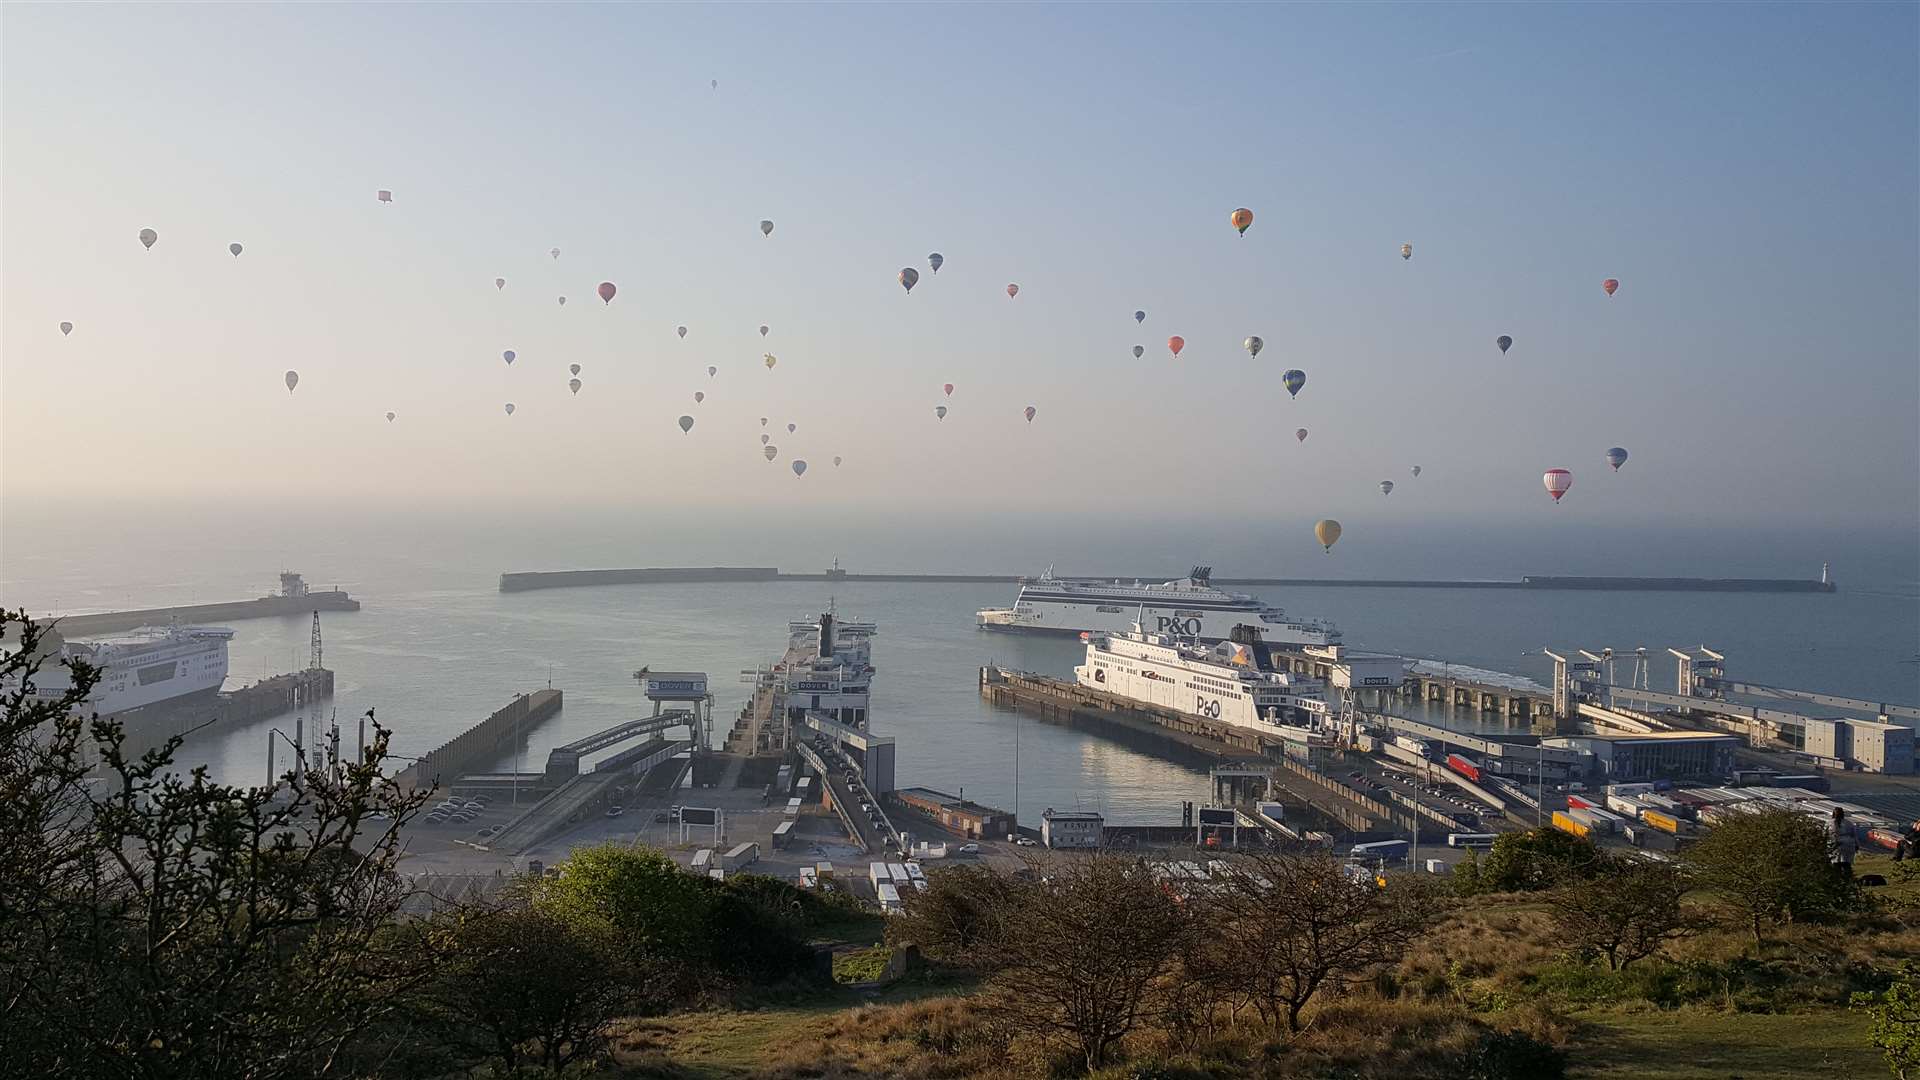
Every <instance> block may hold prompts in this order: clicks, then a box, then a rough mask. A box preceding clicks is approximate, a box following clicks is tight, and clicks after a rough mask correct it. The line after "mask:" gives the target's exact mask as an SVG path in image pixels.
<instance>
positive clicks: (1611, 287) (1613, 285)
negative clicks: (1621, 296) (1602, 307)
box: [1600, 278, 1620, 296]
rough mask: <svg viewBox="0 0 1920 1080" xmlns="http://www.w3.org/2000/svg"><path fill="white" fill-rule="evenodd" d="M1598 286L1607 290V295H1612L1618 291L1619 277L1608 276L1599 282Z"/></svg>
mask: <svg viewBox="0 0 1920 1080" xmlns="http://www.w3.org/2000/svg"><path fill="white" fill-rule="evenodd" d="M1600 287H1601V288H1603V289H1605V290H1607V295H1608V296H1612V295H1613V294H1614V293H1615V292H1617V291H1619V289H1620V279H1619V278H1608V279H1607V280H1605V281H1603V282H1601V283H1600Z"/></svg>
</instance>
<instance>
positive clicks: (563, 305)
mask: <svg viewBox="0 0 1920 1080" xmlns="http://www.w3.org/2000/svg"><path fill="white" fill-rule="evenodd" d="M560 306H561V307H566V306H567V298H566V297H564V296H563V297H561V298H560Z"/></svg>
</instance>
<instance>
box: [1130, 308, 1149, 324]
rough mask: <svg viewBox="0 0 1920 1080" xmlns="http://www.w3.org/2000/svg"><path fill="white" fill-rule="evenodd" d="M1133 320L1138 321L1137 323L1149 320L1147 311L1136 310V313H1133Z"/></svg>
mask: <svg viewBox="0 0 1920 1080" xmlns="http://www.w3.org/2000/svg"><path fill="white" fill-rule="evenodd" d="M1133 321H1134V322H1137V323H1143V322H1146V321H1147V313H1146V312H1144V311H1136V312H1134V313H1133Z"/></svg>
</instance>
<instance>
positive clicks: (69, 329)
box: [60, 322, 73, 337]
mask: <svg viewBox="0 0 1920 1080" xmlns="http://www.w3.org/2000/svg"><path fill="white" fill-rule="evenodd" d="M71 333H73V324H72V323H70V322H63V323H61V324H60V334H61V336H62V337H64V336H66V335H68V334H71Z"/></svg>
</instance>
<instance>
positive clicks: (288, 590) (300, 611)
mask: <svg viewBox="0 0 1920 1080" xmlns="http://www.w3.org/2000/svg"><path fill="white" fill-rule="evenodd" d="M359 610H360V601H358V600H355V599H354V598H353V597H351V596H348V595H347V594H346V592H345V591H344V590H342V589H340V588H339V587H338V586H336V587H334V588H332V589H321V590H315V589H312V588H310V587H308V585H307V583H306V582H305V581H304V580H303V579H302V578H301V576H300V575H299V574H297V573H295V572H293V571H291V570H283V571H281V573H280V591H279V592H277V593H274V594H272V595H270V596H263V597H260V598H259V599H257V600H235V601H232V602H229V603H224V604H186V605H181V606H178V607H157V608H140V609H137V610H133V611H101V612H96V613H93V614H88V615H57V616H53V620H54V625H55V626H56V627H57V628H58V629H59V631H60V633H61V634H62V635H64V636H66V637H68V638H73V639H79V638H83V637H85V636H87V635H89V634H117V633H121V632H122V631H126V630H137V629H139V628H140V627H143V626H166V625H167V624H169V623H176V622H177V623H181V624H183V625H184V624H193V623H201V624H205V623H223V622H233V621H235V620H239V619H266V618H272V617H274V616H278V615H306V614H308V613H310V612H319V611H359Z"/></svg>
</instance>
